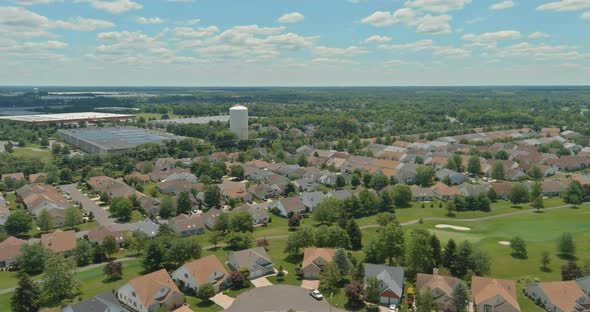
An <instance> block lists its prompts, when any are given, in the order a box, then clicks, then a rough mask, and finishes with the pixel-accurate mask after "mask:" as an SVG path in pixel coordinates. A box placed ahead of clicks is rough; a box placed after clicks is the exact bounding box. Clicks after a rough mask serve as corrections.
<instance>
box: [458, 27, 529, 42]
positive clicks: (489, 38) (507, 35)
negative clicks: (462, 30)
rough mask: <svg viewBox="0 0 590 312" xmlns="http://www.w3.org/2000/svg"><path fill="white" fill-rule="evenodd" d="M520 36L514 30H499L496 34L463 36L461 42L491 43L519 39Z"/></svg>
mask: <svg viewBox="0 0 590 312" xmlns="http://www.w3.org/2000/svg"><path fill="white" fill-rule="evenodd" d="M521 37H522V35H521V34H520V32H519V31H516V30H501V31H496V32H489V33H483V34H480V35H474V34H466V35H463V37H462V38H463V40H469V41H475V42H493V41H500V40H515V39H520V38H521Z"/></svg>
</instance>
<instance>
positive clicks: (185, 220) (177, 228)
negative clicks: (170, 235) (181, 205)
mask: <svg viewBox="0 0 590 312" xmlns="http://www.w3.org/2000/svg"><path fill="white" fill-rule="evenodd" d="M168 225H170V227H171V228H172V230H174V232H176V233H178V234H180V236H182V237H185V236H192V235H197V234H203V233H205V226H204V225H203V218H202V217H201V215H197V214H193V215H190V216H188V215H185V214H184V213H182V214H179V215H178V216H176V217H174V218H171V219H170V220H168Z"/></svg>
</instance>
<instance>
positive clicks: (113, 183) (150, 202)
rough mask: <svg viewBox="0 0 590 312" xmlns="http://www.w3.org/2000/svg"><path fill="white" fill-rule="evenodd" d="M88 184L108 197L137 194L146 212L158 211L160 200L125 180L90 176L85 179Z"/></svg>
mask: <svg viewBox="0 0 590 312" xmlns="http://www.w3.org/2000/svg"><path fill="white" fill-rule="evenodd" d="M87 184H88V186H89V187H90V188H91V189H92V190H93V191H94V192H96V193H98V194H106V195H108V196H109V197H110V198H115V197H126V198H129V197H130V196H131V195H135V196H137V200H138V201H139V205H140V206H141V208H142V209H143V210H144V211H145V212H146V213H148V214H154V215H157V214H158V212H159V211H160V201H158V200H157V199H155V198H152V197H149V196H147V195H145V194H143V193H141V192H138V191H137V190H135V189H134V188H133V187H131V186H129V185H127V184H125V182H123V181H120V180H116V179H113V178H111V177H107V176H98V177H91V178H89V179H88V181H87Z"/></svg>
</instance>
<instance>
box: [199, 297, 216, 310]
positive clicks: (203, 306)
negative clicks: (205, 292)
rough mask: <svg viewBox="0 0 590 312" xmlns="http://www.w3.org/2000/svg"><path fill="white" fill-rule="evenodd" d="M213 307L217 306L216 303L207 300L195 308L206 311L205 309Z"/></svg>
mask: <svg viewBox="0 0 590 312" xmlns="http://www.w3.org/2000/svg"><path fill="white" fill-rule="evenodd" d="M213 305H215V302H213V301H211V300H209V299H207V300H203V301H201V302H199V303H197V304H196V305H195V306H196V307H199V308H203V309H204V308H208V307H211V306H213Z"/></svg>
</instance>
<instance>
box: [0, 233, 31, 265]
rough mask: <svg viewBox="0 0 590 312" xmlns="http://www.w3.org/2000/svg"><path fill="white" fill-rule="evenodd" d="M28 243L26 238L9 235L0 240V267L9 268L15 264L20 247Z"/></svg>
mask: <svg viewBox="0 0 590 312" xmlns="http://www.w3.org/2000/svg"><path fill="white" fill-rule="evenodd" d="M26 244H28V242H27V241H26V240H22V239H18V238H16V237H14V236H10V237H9V238H7V239H5V240H4V241H3V242H0V269H3V268H10V267H13V266H14V265H16V260H17V258H18V257H19V256H20V255H21V251H20V249H21V247H22V246H24V245H26Z"/></svg>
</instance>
